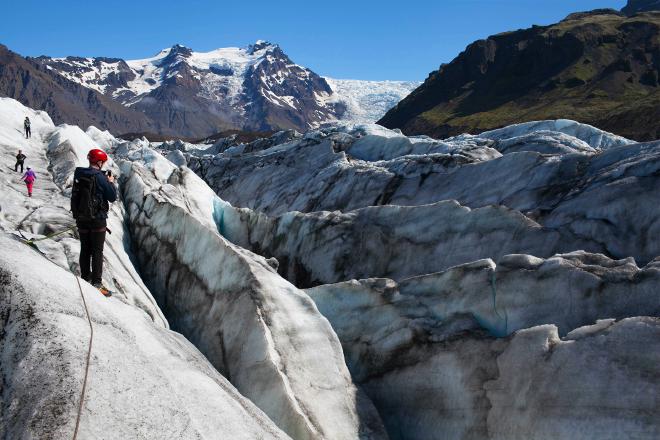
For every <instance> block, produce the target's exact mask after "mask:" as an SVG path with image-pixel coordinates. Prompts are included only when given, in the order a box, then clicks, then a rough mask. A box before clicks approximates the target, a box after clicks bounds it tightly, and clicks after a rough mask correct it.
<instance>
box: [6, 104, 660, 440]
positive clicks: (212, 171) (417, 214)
mask: <svg viewBox="0 0 660 440" xmlns="http://www.w3.org/2000/svg"><path fill="white" fill-rule="evenodd" d="M25 114H28V115H30V117H31V118H32V119H33V120H34V121H35V122H34V130H35V136H34V138H33V139H31V140H29V141H27V140H25V139H23V138H21V135H20V133H19V132H18V131H17V130H16V129H15V125H19V124H20V123H21V120H22V117H24V115H25ZM0 116H2V118H1V119H0V121H2V122H0V151H1V152H2V153H3V154H2V155H0V161H2V164H3V167H2V168H0V181H1V182H2V184H3V187H4V188H6V191H4V192H3V193H2V194H0V206H1V207H2V210H1V211H0V213H1V215H0V229H1V232H0V245H1V246H2V249H3V252H2V253H1V254H0V276H1V277H2V279H3V280H5V281H3V282H2V283H0V289H2V292H0V293H1V294H0V329H2V330H0V353H1V355H2V359H3V362H2V364H0V377H1V378H2V382H1V383H2V387H0V394H1V395H0V418H1V419H2V423H0V436H3V437H11V438H43V439H55V438H62V437H65V436H67V435H70V432H71V431H72V429H73V427H74V424H75V418H76V414H77V407H78V406H77V405H78V403H79V401H80V400H79V399H80V395H79V392H80V386H81V382H82V377H83V374H84V368H85V355H86V351H87V347H88V345H87V342H88V336H89V328H88V324H87V320H86V313H85V309H84V307H83V305H82V299H81V293H80V292H79V291H78V288H77V285H76V282H75V278H74V276H73V275H72V274H71V272H70V271H74V272H75V270H76V260H77V249H78V246H77V241H76V239H75V236H74V235H72V234H71V233H65V234H62V235H59V236H56V237H53V238H52V239H45V240H42V241H39V242H38V247H39V250H40V251H41V254H39V253H37V251H36V250H35V249H32V248H30V247H28V246H26V245H24V244H23V243H21V242H20V241H18V240H17V236H16V232H15V231H16V229H21V230H22V231H23V234H26V235H27V236H34V237H38V238H44V235H45V234H48V233H50V232H52V231H58V230H61V229H62V228H63V227H66V225H69V224H70V223H71V218H70V214H69V213H68V211H67V203H68V200H67V197H68V194H69V191H70V184H71V182H70V176H71V172H72V169H73V167H74V166H75V165H76V164H78V163H80V162H81V161H83V160H84V154H85V152H86V151H87V149H89V148H91V147H94V146H103V147H104V148H106V149H107V150H108V151H109V152H110V154H111V156H112V158H113V160H114V163H112V164H110V166H111V168H112V169H113V170H114V172H115V173H116V174H117V175H118V176H119V187H120V193H121V200H120V201H119V202H118V203H115V204H114V206H113V210H112V212H111V219H110V227H111V229H112V230H113V234H112V235H111V236H109V238H108V243H107V249H106V253H105V257H106V259H107V261H106V269H107V270H106V271H105V272H104V282H105V283H107V284H108V285H110V286H112V287H113V289H114V290H115V291H116V292H117V293H116V295H114V296H113V297H112V298H110V299H106V298H103V297H101V296H100V295H99V294H98V293H96V292H95V291H94V290H93V289H92V288H91V287H90V286H88V285H87V284H86V283H85V282H82V283H81V284H82V290H83V292H82V295H84V298H86V299H87V305H88V308H89V309H90V317H91V321H92V325H93V326H94V329H95V332H94V334H95V338H97V339H95V342H94V345H93V346H92V357H91V363H90V376H89V379H90V382H89V384H88V385H89V388H88V393H87V396H86V398H85V400H84V401H83V405H82V417H81V432H82V433H84V434H85V436H86V437H94V438H100V439H111V438H116V435H115V434H116V433H117V432H119V433H121V437H122V438H127V439H132V438H174V437H176V438H197V439H199V438H204V439H206V438H209V439H210V438H219V437H222V438H224V437H227V438H292V439H315V440H316V439H328V440H330V439H332V440H335V439H336V440H351V439H353V440H358V439H370V440H371V439H373V440H376V439H383V440H384V439H406V440H408V439H411V440H435V439H446V438H456V439H474V440H483V439H486V440H490V439H533V440H534V439H545V438H581V439H594V440H595V439H599V440H600V439H619V438H640V439H653V438H656V437H657V436H658V435H660V423H659V422H658V420H657V417H655V414H657V412H658V410H660V406H659V402H658V399H657V395H658V392H659V391H660V382H659V381H658V379H657V378H658V377H659V376H660V370H659V367H658V366H659V365H660V345H659V344H658V336H659V332H660V318H659V316H660V301H659V300H658V295H657V292H658V289H659V287H660V284H659V283H660V276H659V274H660V270H659V267H658V264H659V259H658V257H659V256H660V249H658V245H657V240H655V237H656V236H657V234H658V232H659V231H660V229H659V228H660V223H658V220H657V219H658V216H657V215H656V214H657V209H656V208H655V207H656V205H657V204H656V203H655V202H654V201H655V198H656V194H655V192H656V188H657V187H658V182H657V180H658V178H659V177H658V169H660V142H657V141H656V142H648V143H636V142H634V141H631V140H628V139H625V138H621V137H618V136H615V135H612V134H610V133H607V132H603V131H601V130H598V129H595V128H593V127H590V126H587V125H584V124H578V123H576V122H573V121H567V120H557V121H544V122H536V123H527V124H521V125H517V126H512V127H507V128H504V129H500V130H495V131H491V132H486V133H482V134H480V135H478V136H471V135H462V136H458V137H455V138H450V139H446V140H444V141H439V140H434V139H430V138H427V137H407V136H404V135H402V134H400V133H398V132H395V131H390V130H387V129H384V128H382V127H378V126H374V125H362V126H344V127H332V128H324V129H320V130H315V131H312V132H309V133H307V134H305V135H301V134H298V133H295V132H281V133H277V134H276V135H273V136H272V137H271V138H269V139H260V140H256V141H251V142H249V143H240V142H239V143H231V142H228V143H224V142H222V141H218V142H217V143H216V144H215V145H212V146H209V145H194V144H189V143H184V142H172V143H149V142H148V141H146V140H140V139H138V140H134V141H130V142H126V141H122V140H119V139H116V138H115V137H113V136H112V135H110V134H109V133H108V132H102V131H100V130H98V129H95V128H93V127H91V128H89V129H88V130H87V131H86V132H83V131H82V130H80V129H79V128H77V127H73V126H66V125H63V126H59V127H56V126H55V125H54V124H53V123H52V121H51V119H50V118H49V117H48V116H47V115H46V114H45V113H44V112H35V111H33V110H31V109H28V108H25V107H23V106H22V105H20V104H19V103H18V102H16V101H14V100H10V99H0ZM16 148H22V149H24V150H25V151H26V154H27V155H28V164H31V165H33V166H34V168H35V169H36V171H37V173H38V177H39V180H38V181H37V186H36V188H35V196H34V197H33V198H31V199H28V198H26V197H25V195H24V191H25V190H24V188H23V187H22V184H21V183H20V181H18V179H17V177H18V176H17V174H16V173H14V171H13V170H12V169H10V165H11V164H12V162H11V159H12V153H14V150H15V149H16ZM229 202H231V203H229ZM5 249H8V251H7V252H5V251H4V250H5ZM9 250H10V251H9ZM46 260H50V262H48V261H46ZM351 278H360V279H351ZM7 280H8V281H7ZM45 286H49V287H48V288H46V287H45ZM303 287H310V288H308V289H303ZM45 290H47V291H48V294H44V291H45ZM50 293H52V294H53V295H54V297H53V298H52V299H51V297H50V295H49V294H50ZM168 326H171V327H172V330H174V331H178V332H180V333H181V334H178V333H175V332H174V331H172V330H169V329H168ZM193 344H194V346H193ZM198 350H199V351H198ZM131 353H132V354H131ZM204 357H205V358H206V359H205V358H204ZM5 360H8V361H5ZM60 371H64V372H66V376H64V377H60V375H59V372H60ZM26 384H29V385H26ZM144 402H148V404H147V405H145V404H143V403H144ZM108 408H110V410H111V411H112V414H113V417H112V418H110V417H107V414H108V411H107V409H108ZM41 413H44V414H46V416H43V417H38V418H35V417H34V416H33V414H41Z"/></svg>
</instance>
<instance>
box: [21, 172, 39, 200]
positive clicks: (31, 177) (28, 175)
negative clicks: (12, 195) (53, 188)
mask: <svg viewBox="0 0 660 440" xmlns="http://www.w3.org/2000/svg"><path fill="white" fill-rule="evenodd" d="M22 179H23V182H25V185H27V190H28V197H32V185H34V181H35V180H37V175H36V174H34V171H32V169H31V168H30V167H27V171H26V172H25V174H23V177H22Z"/></svg>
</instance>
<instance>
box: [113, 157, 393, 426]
mask: <svg viewBox="0 0 660 440" xmlns="http://www.w3.org/2000/svg"><path fill="white" fill-rule="evenodd" d="M149 151H150V150H149V149H148V147H143V148H141V149H138V150H133V151H130V150H129V151H126V152H125V153H126V156H125V157H126V158H127V159H130V161H125V162H124V163H123V165H122V182H123V183H122V185H123V188H124V189H123V192H124V197H125V198H126V203H127V204H128V213H129V223H130V225H131V226H130V228H131V233H132V236H133V237H134V239H135V240H136V241H137V242H139V243H140V245H139V246H137V247H136V256H137V257H138V259H139V261H140V265H141V267H142V268H143V276H144V277H145V278H146V279H147V280H148V283H149V285H150V286H151V288H152V290H153V291H154V292H157V293H156V298H157V299H158V301H159V303H160V304H162V305H163V307H164V309H165V313H166V314H167V316H168V317H169V319H170V321H171V323H172V325H173V327H174V328H176V329H177V330H179V331H181V332H182V333H183V334H184V335H186V336H187V337H188V338H189V339H190V340H191V341H192V342H194V343H195V344H196V345H197V346H198V347H199V348H200V349H201V350H202V352H203V353H205V354H206V356H207V357H208V358H209V360H210V361H211V362H212V363H213V364H214V365H215V366H216V367H217V368H218V369H219V370H220V371H222V372H223V374H224V375H225V376H226V377H228V378H230V380H231V382H232V383H233V384H234V385H235V386H236V387H237V388H238V389H239V390H240V391H241V393H242V394H243V395H245V396H246V397H248V398H250V399H251V400H252V401H253V402H255V403H256V404H257V405H258V406H259V407H260V408H261V409H263V410H264V411H265V412H266V413H267V414H268V415H269V416H270V417H271V419H273V420H274V421H275V422H276V423H277V424H278V426H280V427H281V428H282V429H283V430H284V431H285V432H287V433H289V435H291V436H292V437H293V438H296V439H358V438H360V439H380V438H386V435H385V433H384V431H383V428H382V425H381V422H380V419H379V418H378V416H377V414H376V412H375V411H374V410H373V407H372V406H371V403H370V402H368V400H367V399H365V398H364V397H360V394H359V391H358V390H357V389H356V388H355V386H354V385H353V384H352V381H351V379H350V376H349V374H348V371H347V370H346V366H345V364H344V358H343V354H342V352H341V347H340V345H339V342H338V341H337V339H336V336H335V335H334V333H333V331H332V329H331V328H330V326H329V325H328V323H327V321H326V320H325V319H324V318H323V317H322V316H321V315H320V314H319V313H318V311H317V310H316V308H315V306H314V305H313V303H312V301H311V300H310V299H309V298H308V297H307V295H305V294H304V293H303V292H301V291H299V290H298V289H296V288H295V287H294V286H293V285H291V284H289V283H288V282H287V281H285V280H284V279H282V278H281V277H280V276H279V275H277V273H276V272H275V271H274V270H273V269H272V268H271V267H270V266H269V264H268V261H266V260H265V259H264V258H263V257H259V256H257V255H255V254H252V253H250V252H248V251H245V250H243V249H241V248H238V247H236V246H234V245H232V244H231V243H229V242H228V241H226V240H225V239H224V238H222V237H221V236H220V235H219V234H218V233H217V229H216V224H215V221H214V219H213V207H214V203H213V200H214V195H213V192H212V191H211V190H210V189H209V188H208V187H206V185H205V184H204V183H203V182H202V181H201V179H199V178H198V177H197V176H195V175H194V174H193V173H192V172H191V171H189V170H187V169H185V168H182V169H178V168H177V169H171V173H170V174H169V175H167V173H159V172H156V173H155V175H154V173H153V171H149V169H152V170H153V169H154V166H158V164H159V163H162V162H163V161H165V159H163V158H162V157H160V158H158V156H155V157H151V159H148V160H144V155H145V152H149ZM119 154H123V152H119ZM150 154H151V153H148V154H147V155H150ZM139 162H142V163H144V164H146V166H147V168H145V167H144V166H141V165H140V164H139ZM161 169H162V170H163V171H165V170H166V169H165V168H164V167H163V168H161ZM191 197H192V199H191ZM175 219H176V220H175Z"/></svg>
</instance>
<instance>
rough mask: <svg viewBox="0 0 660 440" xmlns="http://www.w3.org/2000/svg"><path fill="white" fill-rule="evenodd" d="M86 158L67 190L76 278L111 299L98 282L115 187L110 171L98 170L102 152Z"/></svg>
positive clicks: (115, 193)
mask: <svg viewBox="0 0 660 440" xmlns="http://www.w3.org/2000/svg"><path fill="white" fill-rule="evenodd" d="M87 159H88V160H89V167H78V168H76V171H75V172H74V174H73V188H72V189H71V212H72V213H73V218H74V219H75V220H76V227H77V228H78V233H79V235H80V276H81V277H82V279H83V280H85V281H87V282H90V283H91V284H92V285H93V286H94V287H96V288H97V289H99V291H100V292H101V293H102V294H103V295H105V296H111V295H112V293H111V292H110V290H108V289H107V288H106V287H104V286H103V280H102V275H103V245H104V244H105V233H106V231H107V230H108V229H107V218H108V211H109V210H110V203H111V202H114V201H115V200H117V188H115V185H114V178H113V176H112V175H111V174H110V172H108V173H105V172H103V171H101V168H103V165H104V164H105V163H106V162H107V161H108V155H107V154H105V152H104V151H103V150H99V149H93V150H90V151H89V153H88V154H87ZM90 264H91V269H90Z"/></svg>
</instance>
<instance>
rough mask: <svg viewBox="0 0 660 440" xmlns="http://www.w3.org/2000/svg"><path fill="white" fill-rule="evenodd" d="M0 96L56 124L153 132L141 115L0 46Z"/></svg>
mask: <svg viewBox="0 0 660 440" xmlns="http://www.w3.org/2000/svg"><path fill="white" fill-rule="evenodd" d="M0 96H6V97H9V98H14V99H16V100H18V101H20V102H21V103H23V104H24V105H26V106H28V107H31V108H34V109H39V110H45V111H47V112H48V114H49V115H50V116H51V118H52V119H53V122H55V123H56V124H60V123H64V122H66V123H69V124H75V125H80V126H82V127H87V126H89V125H94V126H96V127H98V128H101V129H103V130H110V131H112V132H121V131H122V130H123V131H153V130H154V124H153V123H152V122H151V121H150V120H149V119H148V118H147V117H145V115H143V114H141V113H140V112H137V111H135V110H134V109H131V108H127V107H124V106H122V105H121V104H120V103H118V102H115V101H113V100H112V99H110V98H108V97H106V96H104V95H102V94H101V93H99V92H97V91H95V90H91V89H88V88H86V87H83V86H81V85H79V84H77V83H75V82H73V81H70V80H68V79H66V78H65V77H63V76H62V75H59V74H57V73H55V72H54V71H52V70H50V69H48V68H46V67H45V66H43V65H41V64H40V63H39V62H37V61H35V60H33V59H26V58H23V57H21V56H20V55H18V54H16V53H14V52H12V51H10V50H9V49H7V47H5V46H3V45H0Z"/></svg>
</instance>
